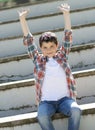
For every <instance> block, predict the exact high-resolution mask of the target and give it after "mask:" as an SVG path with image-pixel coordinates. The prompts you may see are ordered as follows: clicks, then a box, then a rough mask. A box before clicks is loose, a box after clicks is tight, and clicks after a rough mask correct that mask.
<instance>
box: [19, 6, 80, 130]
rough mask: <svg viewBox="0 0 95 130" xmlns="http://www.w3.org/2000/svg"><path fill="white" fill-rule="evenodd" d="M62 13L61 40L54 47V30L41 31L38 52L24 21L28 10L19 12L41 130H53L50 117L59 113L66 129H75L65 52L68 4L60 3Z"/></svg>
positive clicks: (75, 113) (76, 119)
mask: <svg viewBox="0 0 95 130" xmlns="http://www.w3.org/2000/svg"><path fill="white" fill-rule="evenodd" d="M59 8H60V10H61V11H62V12H63V14H64V20H65V31H64V33H65V36H64V43H63V44H62V46H61V48H60V49H59V50H58V45H59V44H58V40H57V37H56V35H55V34H54V33H52V32H45V33H43V34H42V35H41V36H40V38H39V46H40V49H41V51H42V54H39V52H38V50H37V47H36V45H35V43H34V39H33V36H32V34H31V33H30V31H29V28H28V26H27V23H26V20H25V18H26V15H27V13H28V10H24V11H22V12H19V17H20V23H21V26H22V30H23V33H24V40H23V42H24V45H26V46H27V47H28V53H29V56H30V58H32V59H33V63H34V65H35V67H34V74H35V79H36V95H37V96H36V99H37V102H38V121H39V124H40V126H41V128H42V130H55V129H54V126H53V124H52V120H51V117H52V116H53V115H54V114H55V113H56V112H60V113H63V114H64V115H66V116H68V117H69V118H68V130H79V124H80V117H81V110H80V108H79V106H78V104H77V103H76V88H75V86H74V85H75V80H74V78H73V75H72V73H71V70H70V67H69V64H68V54H69V51H70V47H71V43H72V31H71V22H70V13H69V11H70V6H69V5H68V4H62V5H61V6H60V7H59Z"/></svg>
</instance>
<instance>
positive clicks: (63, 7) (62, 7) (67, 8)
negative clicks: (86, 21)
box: [59, 3, 70, 13]
mask: <svg viewBox="0 0 95 130" xmlns="http://www.w3.org/2000/svg"><path fill="white" fill-rule="evenodd" d="M59 9H60V10H61V11H62V12H63V13H68V12H69V11H70V6H69V5H68V4H66V3H65V4H61V5H60V6H59Z"/></svg>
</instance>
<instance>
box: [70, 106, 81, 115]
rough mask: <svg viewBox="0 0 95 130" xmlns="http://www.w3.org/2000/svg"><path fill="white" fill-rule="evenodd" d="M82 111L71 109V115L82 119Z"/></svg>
mask: <svg viewBox="0 0 95 130" xmlns="http://www.w3.org/2000/svg"><path fill="white" fill-rule="evenodd" d="M81 112H82V111H81V109H80V108H72V109H71V115H72V116H74V117H80V115H81Z"/></svg>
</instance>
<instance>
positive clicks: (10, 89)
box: [0, 69, 95, 115]
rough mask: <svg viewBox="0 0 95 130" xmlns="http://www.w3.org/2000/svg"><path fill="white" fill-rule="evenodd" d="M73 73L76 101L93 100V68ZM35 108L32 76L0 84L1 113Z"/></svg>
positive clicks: (89, 101) (94, 91) (94, 81)
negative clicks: (76, 94)
mask: <svg viewBox="0 0 95 130" xmlns="http://www.w3.org/2000/svg"><path fill="white" fill-rule="evenodd" d="M73 75H74V77H75V80H76V87H77V93H78V96H77V101H78V103H79V104H84V103H91V102H94V101H95V89H94V87H95V86H94V85H95V69H89V70H83V71H77V72H73ZM85 88H86V89H85ZM89 90H90V91H89ZM2 99H3V102H2ZM35 110H36V101H35V79H33V78H32V79H27V80H20V81H14V82H9V83H2V84H0V114H1V115H2V114H4V115H6V114H11V113H13V111H14V113H16V114H17V113H20V112H26V111H27V112H30V111H35ZM7 111H8V112H7Z"/></svg>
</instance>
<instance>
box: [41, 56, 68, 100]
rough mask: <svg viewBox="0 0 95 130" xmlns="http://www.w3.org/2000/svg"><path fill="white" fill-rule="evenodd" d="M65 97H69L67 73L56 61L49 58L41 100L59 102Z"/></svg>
mask: <svg viewBox="0 0 95 130" xmlns="http://www.w3.org/2000/svg"><path fill="white" fill-rule="evenodd" d="M65 96H69V90H68V86H67V80H66V74H65V71H64V70H63V68H62V67H61V66H60V64H58V63H57V61H56V60H54V59H53V58H49V61H48V62H47V63H46V73H45V77H44V81H43V86H42V97H41V100H42V101H44V100H47V101H57V100H59V99H61V98H63V97H65Z"/></svg>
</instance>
